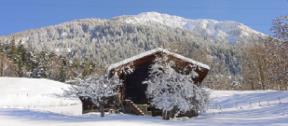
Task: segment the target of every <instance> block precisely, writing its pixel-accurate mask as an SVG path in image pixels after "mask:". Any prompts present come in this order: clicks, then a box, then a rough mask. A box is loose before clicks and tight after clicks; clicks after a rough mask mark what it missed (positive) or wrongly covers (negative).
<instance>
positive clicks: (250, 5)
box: [0, 0, 288, 35]
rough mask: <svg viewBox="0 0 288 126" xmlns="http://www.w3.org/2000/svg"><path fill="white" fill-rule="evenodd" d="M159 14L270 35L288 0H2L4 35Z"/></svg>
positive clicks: (287, 12) (0, 12)
mask: <svg viewBox="0 0 288 126" xmlns="http://www.w3.org/2000/svg"><path fill="white" fill-rule="evenodd" d="M148 11H157V12H161V13H167V14H171V15H178V16H182V17H185V18H191V19H198V18H210V19H217V20H234V21H238V22H241V23H244V24H246V25H248V26H249V27H251V28H253V29H256V30H258V31H261V32H264V33H266V34H271V32H270V28H271V24H272V23H271V22H272V19H274V18H275V17H277V16H283V15H288V0H177V1H176V0H103V1H100V0H0V17H1V18H0V35H7V34H10V33H14V32H19V31H24V30H28V29H32V28H39V27H43V26H48V25H53V24H58V23H61V22H65V21H69V20H73V19H80V18H111V17H114V16H120V15H135V14H138V13H141V12H148Z"/></svg>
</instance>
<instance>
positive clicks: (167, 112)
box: [162, 110, 170, 120]
mask: <svg viewBox="0 0 288 126" xmlns="http://www.w3.org/2000/svg"><path fill="white" fill-rule="evenodd" d="M162 119H163V120H169V119H170V117H169V111H166V110H163V111H162Z"/></svg>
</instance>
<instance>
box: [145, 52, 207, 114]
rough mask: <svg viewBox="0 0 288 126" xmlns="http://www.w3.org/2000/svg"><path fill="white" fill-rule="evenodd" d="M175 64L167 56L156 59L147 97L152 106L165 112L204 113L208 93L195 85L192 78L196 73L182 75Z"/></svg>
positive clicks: (152, 67) (148, 83) (152, 68)
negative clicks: (176, 69)
mask: <svg viewBox="0 0 288 126" xmlns="http://www.w3.org/2000/svg"><path fill="white" fill-rule="evenodd" d="M173 67H175V63H174V62H171V61H168V57H167V56H163V57H162V58H160V57H158V58H156V59H155V64H153V65H152V66H151V68H150V69H151V71H150V75H149V80H147V81H145V82H143V84H147V85H148V86H147V91H146V95H147V96H148V98H150V99H151V104H152V105H153V106H155V107H156V108H158V109H161V110H162V111H163V112H167V111H172V110H175V109H176V110H177V111H178V112H179V111H180V112H188V111H191V110H193V111H195V112H197V113H198V112H200V111H204V109H205V108H206V105H207V102H208V93H207V92H206V91H205V90H204V89H203V88H201V87H198V86H197V85H195V84H194V82H193V80H192V77H194V76H195V73H196V72H193V69H192V72H190V73H188V74H187V75H186V74H181V72H180V73H179V72H176V71H175V69H174V68H173Z"/></svg>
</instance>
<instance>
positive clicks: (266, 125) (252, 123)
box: [0, 77, 288, 126]
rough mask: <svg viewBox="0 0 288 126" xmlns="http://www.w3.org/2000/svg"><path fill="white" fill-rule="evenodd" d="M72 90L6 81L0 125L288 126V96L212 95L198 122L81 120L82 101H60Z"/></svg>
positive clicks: (116, 117) (117, 117)
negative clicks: (66, 91) (66, 90)
mask: <svg viewBox="0 0 288 126" xmlns="http://www.w3.org/2000/svg"><path fill="white" fill-rule="evenodd" d="M68 87H69V85H66V84H63V83H60V82H55V81H51V80H46V79H25V78H6V77H2V78H1V77H0V126H82V125H85V126H90V125H91V126H92V125H93V126H96V125H97V126H101V125H103V126H109V125H115V126H116V125H117V126H148V125H149V126H150V125H152V126H153V125H154V126H155V125H157V126H159V125H166V126H173V125H175V126H176V125H177V126H178V125H182V126H190V125H191V126H244V125H245V126H248V125H249V126H288V92H285V91H213V90H212V91H211V103H210V105H209V109H208V111H207V112H206V113H204V114H202V115H200V116H198V117H196V118H192V119H186V118H182V119H174V120H169V121H164V120H161V119H160V117H156V118H154V117H150V116H133V115H126V114H110V115H109V114H108V115H107V116H106V117H104V118H101V117H100V116H99V115H98V113H94V114H87V115H81V114H80V113H81V102H80V101H79V100H78V99H69V98H63V97H59V96H61V94H62V93H63V89H67V88H68Z"/></svg>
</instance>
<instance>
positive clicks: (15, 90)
mask: <svg viewBox="0 0 288 126" xmlns="http://www.w3.org/2000/svg"><path fill="white" fill-rule="evenodd" d="M68 87H69V85H67V84H64V83H60V82H56V81H52V80H46V79H27V78H8V77H0V90H1V91H0V108H21V109H32V110H38V111H39V110H40V111H50V112H57V113H64V114H80V113H81V101H80V100H78V99H72V98H71V99H70V98H64V97H61V95H63V90H65V89H67V88H68ZM67 106H68V107H67ZM73 107H74V108H75V109H73V110H74V112H73V113H71V108H73Z"/></svg>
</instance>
